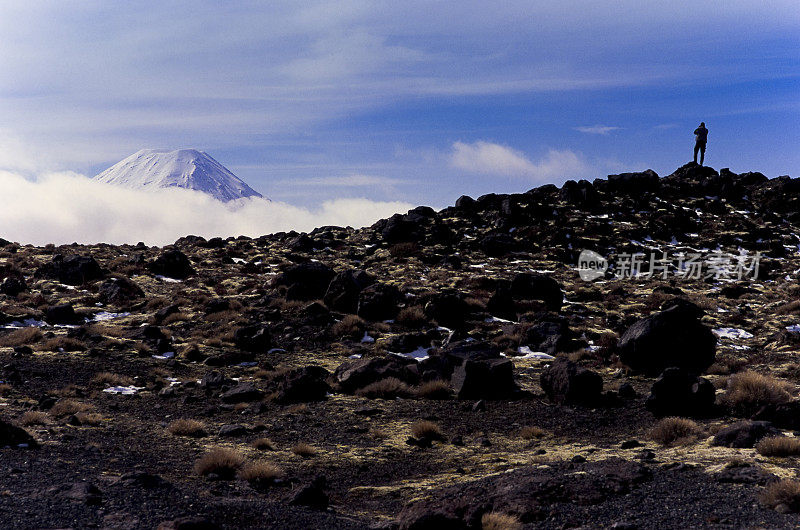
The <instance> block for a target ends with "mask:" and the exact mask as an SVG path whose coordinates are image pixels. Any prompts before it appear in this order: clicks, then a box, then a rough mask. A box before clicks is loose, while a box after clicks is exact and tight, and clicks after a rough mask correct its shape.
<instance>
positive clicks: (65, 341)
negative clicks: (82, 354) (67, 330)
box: [42, 337, 86, 352]
mask: <svg viewBox="0 0 800 530" xmlns="http://www.w3.org/2000/svg"><path fill="white" fill-rule="evenodd" d="M42 350H43V351H53V352H57V351H84V350H86V345H85V344H84V343H82V342H81V341H79V340H78V339H73V338H71V337H53V338H52V339H48V340H46V341H45V342H44V344H43V345H42Z"/></svg>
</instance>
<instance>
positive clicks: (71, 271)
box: [35, 254, 104, 285]
mask: <svg viewBox="0 0 800 530" xmlns="http://www.w3.org/2000/svg"><path fill="white" fill-rule="evenodd" d="M103 275H104V273H103V269H101V268H100V264H99V263H97V261H96V260H95V259H94V258H93V257H92V256H78V255H76V254H71V255H68V256H63V255H61V254H56V255H55V256H53V259H52V261H50V263H45V264H44V265H42V266H41V267H39V268H38V269H37V270H36V273H35V276H36V277H38V278H49V279H51V280H57V281H59V282H61V283H64V284H67V285H82V284H84V283H86V282H91V281H94V280H99V279H100V278H102V277H103Z"/></svg>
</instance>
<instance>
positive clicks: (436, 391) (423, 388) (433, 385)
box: [414, 379, 453, 399]
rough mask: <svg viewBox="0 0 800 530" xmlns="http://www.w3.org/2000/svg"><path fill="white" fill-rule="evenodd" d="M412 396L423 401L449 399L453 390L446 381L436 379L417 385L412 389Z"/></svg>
mask: <svg viewBox="0 0 800 530" xmlns="http://www.w3.org/2000/svg"><path fill="white" fill-rule="evenodd" d="M414 394H415V395H416V396H417V397H421V398H425V399H449V398H450V397H451V396H452V394H453V390H452V389H451V388H450V383H448V382H447V381H442V380H440V379H436V380H433V381H427V382H425V383H422V384H421V385H419V386H418V387H417V388H415V389H414Z"/></svg>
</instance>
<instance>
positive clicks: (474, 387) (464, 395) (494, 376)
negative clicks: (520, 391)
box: [450, 359, 517, 399]
mask: <svg viewBox="0 0 800 530" xmlns="http://www.w3.org/2000/svg"><path fill="white" fill-rule="evenodd" d="M450 385H451V386H452V387H453V391H455V393H456V396H458V399H508V398H510V397H512V396H513V394H514V392H516V390H517V386H516V385H515V384H514V363H513V362H511V360H510V359H474V360H473V359H464V362H462V363H461V364H460V365H458V366H456V367H455V368H454V369H453V374H452V375H451V376H450Z"/></svg>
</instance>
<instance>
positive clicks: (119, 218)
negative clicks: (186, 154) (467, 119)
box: [0, 171, 413, 245]
mask: <svg viewBox="0 0 800 530" xmlns="http://www.w3.org/2000/svg"><path fill="white" fill-rule="evenodd" d="M0 189H1V190H3V191H2V193H3V202H4V206H3V208H1V209H0V230H2V233H0V237H3V238H5V239H9V240H14V241H19V242H21V243H33V244H38V245H42V244H46V243H70V242H73V241H77V242H82V243H97V242H106V243H136V242H138V241H144V242H146V243H148V244H157V245H163V244H167V243H171V242H173V241H175V240H176V239H177V238H179V237H181V236H184V235H187V234H196V235H202V236H204V237H213V236H221V237H227V236H231V235H247V236H252V237H255V236H259V235H263V234H268V233H273V232H277V231H284V230H301V231H308V230H311V229H312V228H314V227H317V226H324V225H338V226H348V225H349V226H353V227H361V226H366V225H369V224H372V223H373V222H375V221H376V220H378V219H380V218H384V217H388V216H390V215H392V214H394V213H397V212H403V211H407V210H408V209H410V208H412V207H413V206H412V205H411V204H407V203H403V202H399V201H389V202H380V201H372V200H368V199H360V198H353V199H335V200H330V201H325V202H323V203H322V204H320V205H319V206H318V207H317V208H313V209H309V208H299V207H296V206H292V205H289V204H286V203H282V202H278V201H266V200H263V199H243V200H241V201H236V202H234V203H221V202H218V201H216V200H214V199H212V198H210V197H209V196H208V195H205V194H203V193H200V192H194V191H189V190H182V189H177V188H173V189H165V190H159V191H156V192H150V191H139V190H130V189H126V188H121V187H117V186H112V185H108V184H102V183H99V182H96V181H94V180H91V179H88V178H86V177H84V176H81V175H78V174H75V173H51V174H47V175H43V176H42V177H40V178H39V179H37V180H29V179H26V178H24V177H22V176H20V175H18V174H15V173H12V172H8V171H0Z"/></svg>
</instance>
